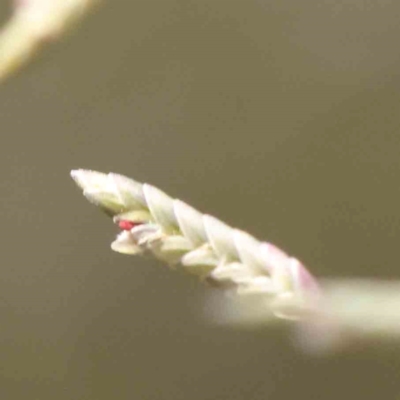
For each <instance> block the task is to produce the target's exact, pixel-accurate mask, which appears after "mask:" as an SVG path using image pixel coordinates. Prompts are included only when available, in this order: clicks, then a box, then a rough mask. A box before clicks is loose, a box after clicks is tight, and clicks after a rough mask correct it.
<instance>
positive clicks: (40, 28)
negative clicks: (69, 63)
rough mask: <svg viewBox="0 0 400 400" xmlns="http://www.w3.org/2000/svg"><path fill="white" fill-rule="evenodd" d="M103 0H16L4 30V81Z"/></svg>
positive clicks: (0, 50)
mask: <svg viewBox="0 0 400 400" xmlns="http://www.w3.org/2000/svg"><path fill="white" fill-rule="evenodd" d="M98 1H99V0H14V2H13V7H14V11H13V13H12V15H11V17H10V19H9V20H8V21H7V23H6V24H5V26H4V27H3V28H2V30H1V31H0V82H2V81H4V80H5V79H6V78H8V77H9V76H10V75H11V74H12V73H14V72H16V71H17V70H18V69H19V68H20V67H22V66H23V65H24V64H26V63H27V62H28V61H29V60H30V58H31V57H32V56H33V55H34V54H35V53H36V52H37V51H39V50H40V48H41V47H42V45H44V44H46V43H50V42H52V41H53V40H57V39H58V38H60V37H61V36H62V35H63V34H64V32H65V31H67V30H68V28H70V26H71V25H73V23H74V22H75V21H77V20H79V19H80V18H81V17H83V16H84V15H85V14H86V13H87V11H89V9H90V8H91V7H92V6H93V5H94V4H95V3H98Z"/></svg>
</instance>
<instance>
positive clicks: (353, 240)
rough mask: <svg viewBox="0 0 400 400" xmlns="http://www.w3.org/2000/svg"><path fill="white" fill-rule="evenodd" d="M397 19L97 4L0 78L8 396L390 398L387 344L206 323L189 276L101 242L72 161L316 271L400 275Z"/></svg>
mask: <svg viewBox="0 0 400 400" xmlns="http://www.w3.org/2000/svg"><path fill="white" fill-rule="evenodd" d="M9 13H10V9H9V5H8V4H7V3H6V2H2V3H0V19H1V20H3V21H4V20H5V19H6V18H7V16H8V15H9ZM399 18H400V3H399V2H398V1H394V0H379V1H377V2H371V1H368V0H354V1H351V2H345V1H331V0H321V1H311V0H303V1H296V0H279V1H278V0H201V1H199V0H135V1H104V4H103V5H102V7H99V8H98V10H96V12H94V13H93V14H92V15H91V16H90V17H89V18H87V19H86V20H85V21H84V22H83V23H82V25H80V26H79V27H78V28H77V29H76V30H75V31H73V32H72V33H71V34H70V35H68V37H66V38H64V39H63V40H62V41H61V43H57V44H56V45H54V46H51V47H50V48H47V49H46V51H44V52H43V53H42V54H41V55H40V56H39V57H38V58H36V59H35V60H34V62H33V63H31V64H30V65H29V66H28V67H27V68H25V69H24V70H23V71H22V72H21V73H19V74H18V75H17V76H14V77H13V78H12V79H10V80H8V81H7V82H6V83H5V84H3V86H2V87H1V91H0V113H1V146H0V167H1V170H2V179H1V182H0V190H1V196H2V207H1V211H0V217H1V228H0V229H1V237H2V246H1V249H2V251H1V259H0V261H1V273H0V302H1V307H0V321H1V327H0V394H1V395H2V398H4V399H12V400H14V399H16V400H20V399H41V400H47V399H57V400H64V399H65V400H66V399H68V400H70V399H80V400H89V399H90V400H94V399H96V400H106V399H107V400H108V399H118V400H124V399H143V400H147V399H149V400H153V399H154V400H161V399H163V400H164V399H165V400H172V399H173V400H180V399H182V400H183V399H185V400H186V399H190V400H200V399H202V400H217V399H218V400H220V399H230V400H235V399H246V400H249V399H252V400H261V399H263V400H264V399H267V398H268V399H269V400H279V399H288V398H297V399H309V398H316V399H318V398H321V399H335V400H336V399H338V398H343V397H344V398H350V397H351V398H354V399H363V400H367V399H376V398H378V396H379V397H380V398H385V399H392V398H398V397H399V394H400V383H399V380H398V371H399V368H400V349H399V348H396V347H388V346H379V345H376V346H371V347H363V348H357V349H348V350H347V351H346V352H342V353H337V354H333V355H330V356H324V357H322V356H320V357H312V356H310V355H307V354H303V353H302V352H301V351H299V350H298V349H296V347H294V346H292V344H291V337H290V335H289V334H288V332H286V331H284V330H278V329H271V330H263V331H260V330H258V331H252V330H241V329H231V328H228V327H221V326H213V325H212V324H210V323H208V322H207V320H206V319H205V318H204V316H203V315H202V296H203V295H204V293H205V289H204V288H203V287H202V286H201V285H199V284H198V283H197V282H196V281H195V280H194V279H190V277H187V276H185V275H184V274H180V273H179V272H175V273H173V272H171V271H170V270H168V269H167V268H166V267H165V266H164V265H163V264H161V263H159V262H157V261H153V260H146V259H143V258H140V257H139V258H135V257H129V256H122V255H119V254H117V253H113V252H112V251H111V250H110V248H109V244H110V242H111V241H112V239H113V238H114V236H115V234H116V229H115V228H114V227H113V226H112V224H111V223H110V221H109V220H107V218H105V217H104V216H103V215H102V214H101V213H100V212H99V211H98V210H97V209H96V208H95V207H91V206H90V205H88V203H87V202H86V200H85V199H84V198H83V197H82V195H81V193H80V192H79V191H78V190H77V189H76V188H75V187H74V184H73V182H72V180H71V179H70V177H69V171H70V170H71V169H72V168H90V169H97V170H100V171H105V172H107V171H113V172H119V173H123V174H126V175H129V176H131V177H133V178H135V179H136V180H139V181H142V182H149V183H152V184H154V185H155V186H158V187H160V188H161V189H163V190H165V191H166V192H167V193H169V194H170V195H172V196H175V197H179V198H181V199H183V200H185V201H187V202H188V203H189V204H191V205H193V206H195V207H197V208H198V209H200V210H202V211H207V212H208V213H210V214H213V215H216V216H218V217H219V218H221V219H222V220H224V221H226V222H227V223H229V224H231V225H233V226H237V227H240V228H242V229H245V230H248V231H249V232H251V233H253V234H254V235H256V236H257V237H259V238H262V239H265V240H268V241H271V242H273V243H276V244H278V245H279V246H281V247H283V248H284V249H286V250H288V251H289V252H290V253H291V254H294V255H296V256H297V257H299V258H300V259H302V260H303V261H304V262H305V264H306V265H308V266H309V267H310V269H311V270H312V271H313V272H315V274H316V275H318V276H362V277H384V278H400V267H399V260H400V254H399V244H398V243H399V241H400V229H399V227H400V212H399V203H400V189H399V184H398V182H399V179H400V157H399V153H400V136H399V128H400V112H399V111H400V110H399V101H400V74H399V70H400V50H399V45H398V43H399V37H400V24H399ZM371 323H374V322H373V320H371Z"/></svg>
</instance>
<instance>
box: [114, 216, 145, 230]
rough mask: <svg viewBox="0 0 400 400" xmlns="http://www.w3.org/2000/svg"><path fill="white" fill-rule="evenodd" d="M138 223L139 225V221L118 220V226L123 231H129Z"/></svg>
mask: <svg viewBox="0 0 400 400" xmlns="http://www.w3.org/2000/svg"><path fill="white" fill-rule="evenodd" d="M138 225H140V223H137V222H132V221H128V220H126V219H123V220H121V221H118V226H119V227H120V229H122V230H123V231H130V230H131V229H132V228H134V227H135V226H138Z"/></svg>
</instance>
